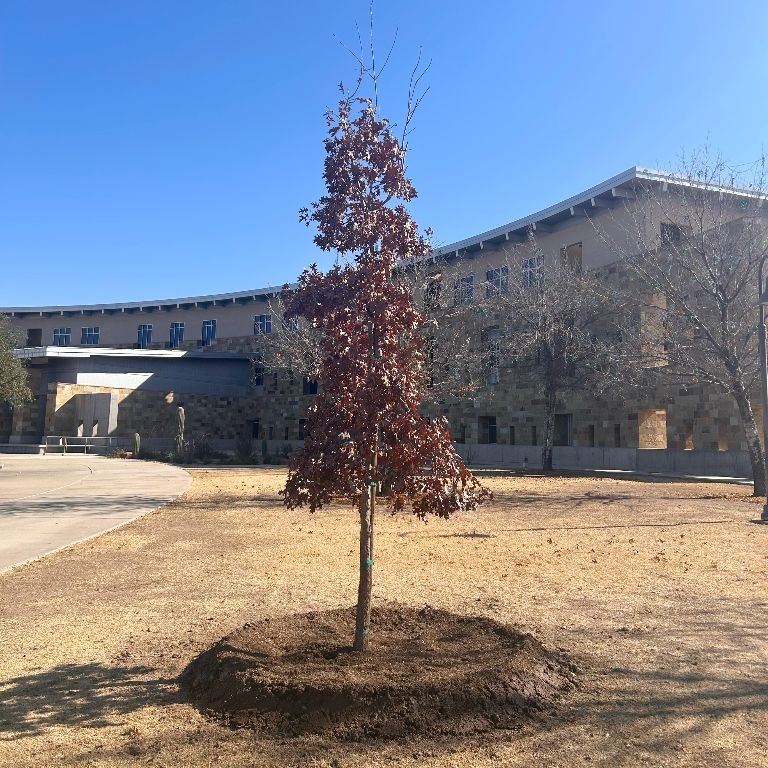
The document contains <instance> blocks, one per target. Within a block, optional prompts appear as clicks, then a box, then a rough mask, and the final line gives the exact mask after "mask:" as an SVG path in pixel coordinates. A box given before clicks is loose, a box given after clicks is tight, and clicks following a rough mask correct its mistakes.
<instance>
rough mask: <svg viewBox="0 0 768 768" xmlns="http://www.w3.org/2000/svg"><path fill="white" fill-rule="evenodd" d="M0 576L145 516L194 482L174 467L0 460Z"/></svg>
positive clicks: (93, 459)
mask: <svg viewBox="0 0 768 768" xmlns="http://www.w3.org/2000/svg"><path fill="white" fill-rule="evenodd" d="M0 465H2V467H3V468H2V469H0V571H4V570H7V569H8V568H12V567H14V566H16V565H19V564H20V563H23V562H26V561H27V560H32V559H34V558H37V557H40V556H41V555H45V554H48V553H50V552H53V551H55V550H57V549H61V548H62V547H65V546H68V545H69V544H74V543H75V542H77V541H81V540H82V539H86V538H90V537H91V536H95V535H96V534H99V533H103V532H104V531H107V530H109V529H111V528H115V527H117V526H119V525H123V524H124V523H127V522H129V521H130V520H133V519H134V518H136V517H138V516H139V515H142V514H144V513H146V512H151V511H152V510H153V509H156V508H157V507H159V506H162V505H163V504H166V503H168V502H169V501H172V500H173V499H175V498H176V497H177V496H179V495H180V494H182V493H183V492H184V491H185V490H186V489H187V488H188V487H189V485H190V483H191V482H192V478H191V477H190V475H189V474H188V473H187V472H185V471H184V470H182V469H179V468H178V467H173V466H170V465H167V464H160V463H156V462H147V461H130V460H121V459H107V458H104V457H101V456H71V455H67V456H55V455H52V456H34V455H26V456H25V455H3V456H2V457H0Z"/></svg>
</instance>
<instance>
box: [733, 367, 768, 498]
mask: <svg viewBox="0 0 768 768" xmlns="http://www.w3.org/2000/svg"><path fill="white" fill-rule="evenodd" d="M731 389H732V394H733V398H734V400H736V405H737V406H738V409H739V415H740V416H741V423H742V426H743V428H744V437H745V438H746V440H747V450H748V451H749V461H750V463H751V464H752V477H753V478H754V483H755V486H754V490H753V492H752V495H753V496H765V493H766V477H765V454H764V452H763V446H762V445H761V444H760V437H759V433H758V431H757V424H756V423H755V414H754V411H753V410H752V403H751V402H750V401H749V396H748V395H747V392H746V391H745V389H744V385H743V383H742V381H741V380H740V379H735V380H733V381H732V384H731Z"/></svg>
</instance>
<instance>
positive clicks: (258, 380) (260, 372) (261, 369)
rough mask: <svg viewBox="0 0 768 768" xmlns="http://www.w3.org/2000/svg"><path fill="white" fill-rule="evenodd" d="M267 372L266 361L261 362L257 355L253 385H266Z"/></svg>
mask: <svg viewBox="0 0 768 768" xmlns="http://www.w3.org/2000/svg"><path fill="white" fill-rule="evenodd" d="M265 373H266V367H265V365H264V363H262V362H261V359H260V358H258V357H257V358H256V359H255V360H254V361H253V386H254V387H263V386H264V374H265Z"/></svg>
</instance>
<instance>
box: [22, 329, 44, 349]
mask: <svg viewBox="0 0 768 768" xmlns="http://www.w3.org/2000/svg"><path fill="white" fill-rule="evenodd" d="M26 346H27V347H42V346H43V329H42V328H27V343H26Z"/></svg>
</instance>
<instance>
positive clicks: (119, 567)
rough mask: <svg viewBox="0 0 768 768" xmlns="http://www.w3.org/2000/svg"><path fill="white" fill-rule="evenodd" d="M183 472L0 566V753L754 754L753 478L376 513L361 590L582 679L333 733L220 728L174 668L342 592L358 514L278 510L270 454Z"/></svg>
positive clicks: (550, 765)
mask: <svg viewBox="0 0 768 768" xmlns="http://www.w3.org/2000/svg"><path fill="white" fill-rule="evenodd" d="M193 475H194V479H195V482H194V484H193V485H192V487H191V489H190V490H189V491H188V492H187V493H186V494H185V495H184V496H183V497H182V498H181V499H179V500H178V501H177V502H175V503H174V504H171V505H169V506H167V507H165V508H162V509H160V510H158V511H156V512H154V513H152V514H150V515H148V516H146V517H144V518H142V519H140V520H138V521H136V522H134V523H132V524H130V525H128V526H126V527H124V528H122V529H120V530H117V531H114V532H112V533H109V534H105V535H103V536H101V537H99V538H97V539H95V540H92V541H89V542H86V543H83V544H80V545H77V546H74V547H71V548H69V549H67V550H65V551H62V552H60V553H58V554H55V555H52V556H50V557H47V558H44V559H43V560H40V561H38V562H36V563H32V564H30V565H26V566H24V567H21V568H19V569H17V570H16V571H13V572H11V573H7V574H5V575H2V576H0V765H1V766H13V768H23V767H24V766H57V767H58V766H78V768H80V767H85V766H139V765H145V766H146V765H149V766H190V767H191V766H233V767H235V766H237V767H240V766H242V767H244V766H282V765H286V766H317V767H318V768H319V767H320V766H334V767H342V768H344V767H347V766H390V765H402V766H410V765H419V766H423V767H427V766H441V767H442V766H472V768H481V767H483V768H484V767H485V766H488V767H489V768H490V766H494V768H496V767H497V766H505V767H506V766H533V765H545V766H547V768H556V767H557V766H579V765H593V766H594V765H600V766H611V767H612V768H615V767H616V766H632V767H634V766H642V765H649V766H743V767H744V768H756V767H758V766H768V682H767V681H768V671H767V669H768V628H767V627H766V624H767V623H768V622H766V609H768V526H759V525H753V524H751V523H749V522H748V520H749V519H750V518H753V517H755V516H756V515H757V514H758V513H759V509H760V507H759V506H756V505H755V504H754V503H752V502H751V501H750V500H749V498H748V496H747V494H748V493H749V489H748V488H745V487H739V486H733V485H731V486H726V485H716V484H691V483H673V482H669V483H657V482H654V483H650V482H647V483H646V482H639V481H632V480H620V479H612V478H610V479H609V478H589V477H569V478H562V479H560V478H540V477H527V478H521V477H504V476H502V475H494V476H492V477H489V478H487V479H486V482H487V484H488V485H489V486H490V487H491V489H492V490H493V491H494V492H495V494H496V499H495V501H494V502H493V503H492V504H489V505H488V506H486V507H485V508H483V510H482V511H479V512H477V513H474V514H471V515H464V516H461V517H456V518H455V519H454V520H452V521H450V522H442V521H437V520H436V521H431V522H430V523H429V524H428V525H424V524H423V523H419V522H417V521H416V520H415V519H413V518H410V517H407V516H399V517H389V516H381V517H379V520H378V528H377V547H378V552H377V554H376V566H375V589H374V593H375V599H378V600H397V601H401V602H404V603H409V604H413V605H416V606H423V605H425V604H429V605H431V606H435V607H440V608H445V609H447V610H450V611H454V612H457V613H465V614H475V615H484V616H489V617H491V618H493V619H496V620H498V621H502V622H507V623H509V624H513V625H515V626H517V627H519V628H521V629H524V630H526V631H528V632H532V633H533V634H535V635H536V636H537V637H538V638H539V639H540V640H541V641H542V642H543V643H544V644H545V645H548V646H549V647H554V648H564V649H566V650H567V651H568V652H569V653H570V654H571V656H572V658H573V659H574V661H575V662H576V663H577V664H578V666H579V667H580V668H581V670H582V671H581V675H580V686H579V689H578V690H577V691H576V692H575V693H574V694H572V695H570V696H569V697H568V698H567V699H565V700H564V701H563V702H562V704H561V706H560V708H559V710H558V711H557V712H556V713H554V714H550V715H548V716H546V717H545V718H544V720H543V722H542V723H537V724H527V725H525V726H523V727H522V728H521V729H518V730H514V731H504V732H497V733H494V734H491V735H488V734H486V735H483V736H477V737H473V738H471V739H468V740H467V739H464V740H456V741H432V740H423V739H422V740H412V741H410V742H407V743H402V742H378V743H376V742H374V743H338V742H337V743H334V742H327V741H325V740H324V739H322V738H320V737H311V738H303V739H293V740H292V739H283V740H273V739H272V740H271V739H267V738H264V737H258V736H256V735H254V734H253V733H252V732H250V731H247V730H230V729H228V728H226V727H223V726H221V725H219V724H217V723H215V722H212V721H210V720H208V719H207V718H206V717H204V716H203V715H201V714H200V713H199V712H198V711H196V710H195V709H194V708H193V707H191V706H190V705H189V704H187V703H186V702H185V701H184V699H183V697H182V696H181V695H180V694H179V691H178V688H177V685H176V683H175V678H176V676H177V675H178V674H179V673H180V672H181V670H182V669H183V668H184V667H185V665H186V664H187V663H188V662H189V661H190V660H191V659H192V658H193V657H194V656H196V655H197V654H198V653H200V652H201V651H202V650H203V649H205V648H206V647H208V646H209V645H210V644H212V643H213V642H214V641H216V640H217V639H219V638H220V637H221V636H222V635H224V634H226V633H228V632H231V631H232V630H233V629H235V628H237V627H239V626H241V625H243V624H245V623H246V622H248V621H252V620H254V619H259V618H263V617H267V616H276V615H285V614H288V613H291V612H300V611H307V610H321V609H327V608H333V607H337V606H344V605H349V604H351V603H352V602H353V600H354V595H355V590H356V568H357V550H356V537H357V520H356V516H355V514H354V512H353V511H352V510H350V509H348V508H346V507H342V506H339V507H335V508H333V509H330V510H328V511H325V512H323V513H321V514H318V515H316V516H314V517H310V516H309V515H308V514H306V513H302V512H290V513H289V512H285V511H284V510H283V509H282V508H281V506H280V501H279V498H278V497H277V490H278V489H279V488H280V486H281V484H282V482H283V480H284V478H285V473H284V470H281V469H261V468H256V469H253V470H241V469H216V470H200V471H195V472H193ZM373 641H374V642H375V635H374V640H373Z"/></svg>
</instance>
